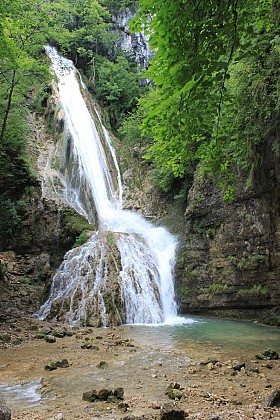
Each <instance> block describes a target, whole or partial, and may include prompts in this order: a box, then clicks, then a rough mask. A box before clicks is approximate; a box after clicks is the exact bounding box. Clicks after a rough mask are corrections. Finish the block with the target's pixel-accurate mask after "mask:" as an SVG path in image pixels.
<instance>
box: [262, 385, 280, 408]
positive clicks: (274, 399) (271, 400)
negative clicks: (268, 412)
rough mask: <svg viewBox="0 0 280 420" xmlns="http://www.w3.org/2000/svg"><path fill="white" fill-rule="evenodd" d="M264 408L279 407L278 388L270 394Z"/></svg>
mask: <svg viewBox="0 0 280 420" xmlns="http://www.w3.org/2000/svg"><path fill="white" fill-rule="evenodd" d="M264 406H265V407H280V388H277V389H276V390H275V391H273V392H272V394H271V395H270V396H269V397H268V398H267V399H266V400H265V401H264Z"/></svg>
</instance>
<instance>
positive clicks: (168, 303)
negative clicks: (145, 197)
mask: <svg viewBox="0 0 280 420" xmlns="http://www.w3.org/2000/svg"><path fill="white" fill-rule="evenodd" d="M46 51H47V54H48V56H49V58H50V60H51V63H52V68H53V70H54V72H55V74H56V76H57V78H58V86H59V96H60V102H61V105H62V107H63V110H64V114H65V126H66V129H68V131H69V133H70V134H71V140H72V143H73V150H72V155H73V156H72V158H73V163H72V168H71V175H69V172H68V170H66V171H65V179H64V181H63V184H64V191H63V195H64V197H63V199H64V201H65V202H66V203H68V204H70V205H71V206H72V207H73V208H75V209H76V210H77V211H78V212H79V213H81V214H83V215H84V216H86V217H87V219H88V220H89V222H90V223H92V222H93V216H92V215H93V210H92V209H91V208H90V206H89V204H88V203H89V199H88V197H89V195H92V197H93V200H94V204H95V208H96V211H97V214H98V220H99V232H98V233H97V234H94V235H92V237H91V238H90V239H89V240H88V241H87V242H86V243H85V244H84V245H82V246H80V247H78V248H75V249H73V250H71V251H69V252H68V253H67V254H66V256H65V259H64V262H63V263H62V265H61V267H60V268H59V269H58V271H57V273H56V275H55V276H54V278H53V282H52V287H51V292H50V297H49V299H48V300H47V301H46V303H45V304H44V305H43V306H42V307H41V309H40V311H39V316H40V317H41V318H46V317H47V316H53V314H55V313H56V311H55V310H54V308H55V309H56V310H57V308H59V311H60V313H61V308H62V313H63V320H64V321H65V322H67V323H79V324H89V325H95V324H96V325H102V326H106V325H108V324H110V323H111V322H112V321H110V319H111V318H110V316H109V313H108V312H109V310H108V293H109V295H111V296H110V299H111V309H112V305H113V306H114V303H115V301H116V300H118V298H116V297H115V295H114V293H115V292H114V290H116V289H117V290H118V293H119V300H120V302H121V304H120V303H119V304H118V305H117V304H116V305H115V309H114V310H115V316H114V322H117V323H133V324H135V323H140V324H147V323H161V322H171V320H172V319H174V318H176V313H177V309H176V303H175V298H174V285H173V275H172V271H173V265H174V258H175V249H176V239H175V238H174V237H173V236H172V235H171V234H170V233H169V232H168V231H167V230H166V229H165V228H163V227H155V226H154V225H152V224H151V223H149V222H148V221H146V220H145V219H144V218H143V217H141V216H140V215H139V214H136V213H133V212H130V211H127V210H122V198H121V197H122V186H121V177H120V171H119V168H118V165H117V160H116V156H115V152H114V149H113V147H112V144H111V140H110V137H109V135H108V132H107V131H106V129H105V127H104V126H103V125H102V123H101V119H100V116H99V115H98V113H97V111H96V109H93V111H94V112H95V114H96V118H95V119H96V121H95V120H94V118H93V112H92V109H90V108H92V107H93V105H92V104H91V105H89V103H88V101H86V100H85V97H86V89H85V87H84V85H83V83H82V82H81V80H80V77H79V74H78V72H77V70H76V69H75V67H74V65H73V63H72V62H71V61H69V60H67V59H65V58H63V57H61V56H59V55H58V53H57V51H56V50H55V49H54V48H52V47H46ZM82 189H85V190H86V191H87V193H84V192H83V191H82ZM108 238H109V239H110V240H111V241H113V243H114V245H115V246H116V247H117V249H118V253H119V260H120V263H118V261H116V260H117V258H116V259H115V257H114V256H113V257H112V258H111V259H112V261H113V266H114V269H116V270H117V271H116V273H114V272H113V274H112V263H111V265H110V264H108V261H107V260H106V256H105V254H106V249H108V243H109V245H110V240H109V239H108ZM119 264H120V268H119V269H118V267H119ZM112 276H113V284H110V281H112ZM105 295H106V296H107V297H105ZM112 302H113V303H112ZM121 308H123V309H124V312H125V316H123V315H122V311H121ZM55 316H56V317H57V318H58V319H59V316H57V315H55Z"/></svg>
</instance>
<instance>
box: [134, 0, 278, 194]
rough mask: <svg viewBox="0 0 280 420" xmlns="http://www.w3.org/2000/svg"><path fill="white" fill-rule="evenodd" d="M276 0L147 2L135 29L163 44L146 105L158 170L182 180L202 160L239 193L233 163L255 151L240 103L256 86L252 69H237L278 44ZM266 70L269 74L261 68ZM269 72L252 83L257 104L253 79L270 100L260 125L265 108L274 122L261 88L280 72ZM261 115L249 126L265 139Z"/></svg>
mask: <svg viewBox="0 0 280 420" xmlns="http://www.w3.org/2000/svg"><path fill="white" fill-rule="evenodd" d="M274 3H275V2H272V1H271V0H262V1H260V2H257V1H255V0H250V1H245V0H240V1H238V2H237V1H235V0H229V1H227V2H221V1H219V0H214V1H211V2H209V1H206V0H195V1H188V0H175V1H172V2H166V1H164V0H155V1H153V2H151V1H149V0H141V1H140V10H139V12H138V14H137V16H136V18H135V19H134V20H133V21H132V24H131V26H132V28H133V30H140V29H143V28H144V30H145V31H146V32H147V33H149V34H150V44H151V46H152V47H153V48H154V49H155V57H154V59H153V60H152V62H151V63H150V67H149V69H148V71H147V77H149V79H150V80H151V81H152V82H153V84H154V92H153V93H152V94H151V93H150V94H149V95H148V96H147V97H146V99H144V100H143V101H142V106H143V108H144V110H145V113H144V115H145V117H144V122H143V124H142V130H143V133H146V132H150V133H152V135H153V137H154V143H153V144H152V146H151V147H150V148H149V150H148V152H147V157H148V158H149V159H152V160H153V161H154V163H155V165H156V166H157V167H161V168H164V167H165V168H166V170H167V171H169V170H172V171H173V173H174V175H175V176H176V177H177V176H179V177H180V176H183V175H184V171H188V168H189V167H190V165H193V164H194V163H197V162H200V165H201V167H202V168H204V170H206V168H207V170H211V171H212V172H214V173H216V175H217V176H218V178H219V179H220V181H219V183H220V186H221V187H223V188H224V189H225V191H228V198H229V197H230V196H232V193H233V190H232V189H230V188H229V186H230V182H232V181H233V180H232V179H230V170H229V167H230V163H231V164H236V163H237V164H239V163H241V162H242V163H241V164H242V166H244V165H245V164H244V162H245V160H246V159H247V158H248V155H249V152H248V151H246V152H245V150H244V147H243V144H242V132H241V121H242V120H244V122H245V120H246V109H245V107H244V105H243V108H240V102H241V103H243V102H244V101H243V100H242V98H241V97H240V95H241V94H242V93H241V92H244V91H243V88H244V89H248V88H249V84H250V82H249V83H248V81H249V80H250V79H248V77H249V74H248V72H247V75H246V73H245V72H243V75H242V77H241V78H240V77H239V75H237V72H236V68H238V66H242V65H243V63H244V64H245V66H246V61H247V62H248V60H249V62H250V63H252V62H254V60H255V62H257V61H258V59H259V58H258V57H261V56H264V55H265V53H264V51H266V50H267V51H268V49H269V48H270V45H271V42H272V40H273V42H274V43H275V40H276V39H277V37H276V36H275V35H276V34H275V31H277V22H278V23H279V18H277V16H278V15H277V12H275V10H276V9H277V8H276V9H275V7H274V9H273V5H274ZM278 27H279V26H278ZM278 36H279V34H278ZM276 44H277V43H276ZM275 51H277V47H275ZM250 67H251V64H250V66H249V68H250ZM272 67H273V69H274V67H275V64H273V65H272ZM258 71H260V73H262V71H261V69H259V70H258ZM273 72H274V74H275V70H273ZM266 77H269V79H263V85H262V86H261V83H262V82H261V80H262V77H261V76H260V77H255V78H254V81H252V86H251V87H250V88H249V91H250V92H251V93H250V94H251V95H253V97H252V98H251V100H252V101H253V102H254V93H253V91H254V88H253V84H254V83H258V84H259V86H258V87H257V86H256V88H255V92H258V95H259V96H262V100H264V101H265V103H266V107H265V108H266V111H261V108H262V107H261V101H259V100H258V101H257V102H256V103H257V105H256V109H258V111H256V112H250V111H249V113H248V114H249V115H251V116H252V117H253V118H255V119H256V126H258V127H260V124H259V123H258V117H257V112H258V113H259V115H261V116H262V118H264V120H267V121H268V120H269V121H270V124H271V123H272V120H271V118H270V115H269V114H270V112H271V104H270V105H269V104H268V101H267V100H266V99H264V98H265V95H264V94H261V92H262V91H266V90H267V82H268V80H270V82H269V84H271V83H272V85H273V86H275V82H276V77H274V76H272V75H270V76H269V75H268V74H267V76H266ZM272 85H271V86H272ZM274 89H275V88H274V87H273V89H272V90H274ZM273 95H274V96H275V93H273ZM244 104H245V102H244ZM248 106H249V104H247V107H248ZM273 106H274V105H273ZM269 109H270V111H269ZM253 118H252V119H251V120H250V121H248V119H247V122H248V127H249V128H248V130H247V128H246V127H245V128H244V127H243V129H245V130H247V131H248V132H250V133H251V136H253V137H254V136H255V138H256V141H255V142H256V143H257V142H259V141H263V139H262V140H261V139H260V136H258V135H256V133H255V128H254V124H253ZM238 121H239V122H238ZM261 125H263V124H261ZM266 135H267V134H266ZM249 143H250V144H252V140H250V142H249ZM232 144H235V146H232ZM238 150H240V153H238ZM241 150H242V152H241ZM245 155H246V156H245ZM241 156H242V158H241ZM247 162H248V160H247ZM226 179H228V181H226Z"/></svg>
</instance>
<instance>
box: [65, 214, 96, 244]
mask: <svg viewBox="0 0 280 420" xmlns="http://www.w3.org/2000/svg"><path fill="white" fill-rule="evenodd" d="M60 225H61V227H60V230H59V241H60V242H61V243H63V245H64V246H66V247H67V248H68V249H70V248H73V247H76V246H80V245H83V244H84V243H85V242H86V241H87V240H88V238H89V236H90V234H91V232H94V231H95V226H94V225H93V224H90V223H89V222H88V221H87V219H86V218H85V217H84V216H82V215H81V214H79V213H77V212H76V211H75V210H74V209H71V208H65V209H62V210H61V221H60Z"/></svg>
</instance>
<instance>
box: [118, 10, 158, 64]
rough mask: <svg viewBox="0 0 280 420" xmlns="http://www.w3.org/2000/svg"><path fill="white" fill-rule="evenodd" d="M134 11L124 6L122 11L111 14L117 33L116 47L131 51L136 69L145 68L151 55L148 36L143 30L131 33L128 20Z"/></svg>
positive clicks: (133, 14)
mask: <svg viewBox="0 0 280 420" xmlns="http://www.w3.org/2000/svg"><path fill="white" fill-rule="evenodd" d="M135 14H136V12H135V11H134V10H130V9H128V8H126V9H125V10H124V11H123V12H120V13H118V14H113V15H112V23H113V29H114V32H115V33H116V34H118V35H119V41H117V43H116V47H118V48H121V49H122V50H123V51H127V52H129V53H131V54H132V55H133V56H134V57H135V61H136V63H137V66H138V69H139V70H140V69H142V68H147V67H148V65H149V61H150V60H151V58H152V57H153V52H152V50H151V49H150V47H149V44H148V37H147V36H146V35H145V34H144V33H143V32H137V33H135V34H132V33H131V32H130V28H129V25H128V23H129V21H130V20H131V19H132V18H133V17H134V16H135Z"/></svg>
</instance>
